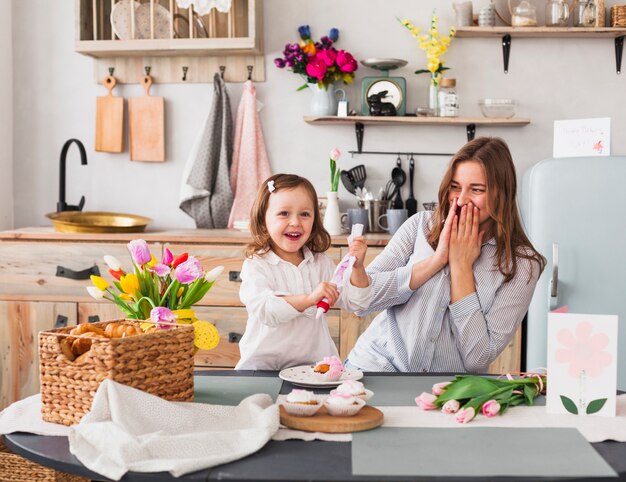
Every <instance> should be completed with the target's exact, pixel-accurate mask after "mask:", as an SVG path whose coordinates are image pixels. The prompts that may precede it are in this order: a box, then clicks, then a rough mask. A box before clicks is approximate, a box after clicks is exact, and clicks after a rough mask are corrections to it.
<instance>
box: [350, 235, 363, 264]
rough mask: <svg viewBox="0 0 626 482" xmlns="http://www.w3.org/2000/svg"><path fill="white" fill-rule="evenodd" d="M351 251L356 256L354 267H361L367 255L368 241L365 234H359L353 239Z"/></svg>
mask: <svg viewBox="0 0 626 482" xmlns="http://www.w3.org/2000/svg"><path fill="white" fill-rule="evenodd" d="M349 251H350V254H351V255H352V256H354V257H355V258H356V261H355V262H354V267H355V268H361V267H362V266H363V263H364V262H365V255H366V253H367V243H366V242H365V239H364V238H363V236H357V237H355V238H354V239H353V240H352V244H351V245H350V249H349Z"/></svg>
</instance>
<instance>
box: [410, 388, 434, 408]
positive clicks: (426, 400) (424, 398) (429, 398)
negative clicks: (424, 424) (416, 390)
mask: <svg viewBox="0 0 626 482" xmlns="http://www.w3.org/2000/svg"><path fill="white" fill-rule="evenodd" d="M436 398H437V397H435V396H434V395H433V394H432V393H427V392H422V394H421V395H420V396H418V397H416V398H415V404H416V405H417V406H418V407H419V408H421V409H422V410H434V409H435V408H437V405H435V399H436Z"/></svg>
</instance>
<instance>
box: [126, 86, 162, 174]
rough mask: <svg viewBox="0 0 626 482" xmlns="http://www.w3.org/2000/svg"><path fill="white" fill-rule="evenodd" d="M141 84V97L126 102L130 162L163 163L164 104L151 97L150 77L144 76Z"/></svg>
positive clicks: (158, 99) (160, 100) (158, 98)
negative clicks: (142, 91)
mask: <svg viewBox="0 0 626 482" xmlns="http://www.w3.org/2000/svg"><path fill="white" fill-rule="evenodd" d="M141 83H142V84H143V88H144V90H145V95H144V96H143V97H132V98H131V99H129V101H128V118H129V121H128V124H129V131H130V160H131V161H156V162H160V161H165V139H164V135H165V118H164V113H165V102H164V100H163V97H152V96H151V95H150V86H151V85H152V77H150V76H149V75H146V76H144V77H143V79H142V81H141Z"/></svg>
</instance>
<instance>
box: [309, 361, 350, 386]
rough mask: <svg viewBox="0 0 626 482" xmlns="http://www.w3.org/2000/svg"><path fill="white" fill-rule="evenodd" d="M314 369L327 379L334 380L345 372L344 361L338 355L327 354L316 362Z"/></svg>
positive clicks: (328, 380)
mask: <svg viewBox="0 0 626 482" xmlns="http://www.w3.org/2000/svg"><path fill="white" fill-rule="evenodd" d="M313 371H314V372H315V373H319V374H320V375H322V376H323V378H324V380H325V381H327V382H334V381H336V380H339V379H340V378H341V375H342V374H343V363H341V360H340V359H339V358H338V357H336V356H326V357H324V359H323V360H322V361H318V362H317V363H316V364H315V366H314V367H313Z"/></svg>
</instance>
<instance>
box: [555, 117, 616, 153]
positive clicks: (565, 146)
mask: <svg viewBox="0 0 626 482" xmlns="http://www.w3.org/2000/svg"><path fill="white" fill-rule="evenodd" d="M609 155H611V119H610V118H609V117H601V118H597V119H570V120H557V121H554V145H553V151H552V157H582V156H609Z"/></svg>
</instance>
